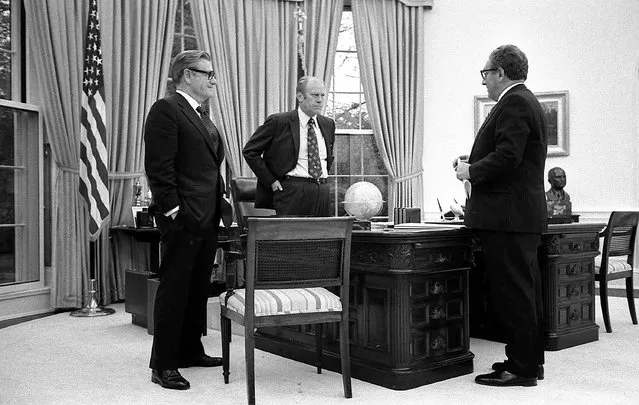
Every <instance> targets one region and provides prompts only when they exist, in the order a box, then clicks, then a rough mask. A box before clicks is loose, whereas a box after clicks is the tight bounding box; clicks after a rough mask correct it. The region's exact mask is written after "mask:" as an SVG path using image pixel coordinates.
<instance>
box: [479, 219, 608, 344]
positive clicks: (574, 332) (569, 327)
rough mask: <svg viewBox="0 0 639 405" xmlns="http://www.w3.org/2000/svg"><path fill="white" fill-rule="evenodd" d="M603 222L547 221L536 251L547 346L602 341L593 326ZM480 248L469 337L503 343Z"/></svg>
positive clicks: (597, 328) (596, 327) (595, 327)
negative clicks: (539, 270) (596, 273)
mask: <svg viewBox="0 0 639 405" xmlns="http://www.w3.org/2000/svg"><path fill="white" fill-rule="evenodd" d="M604 226H605V225H604V224H579V223H575V224H556V225H549V226H548V232H547V233H545V234H544V235H543V236H542V245H541V246H540V248H539V251H538V259H539V265H540V269H541V273H542V294H543V300H544V327H545V332H546V350H561V349H564V348H567V347H571V346H575V345H579V344H582V343H587V342H592V341H595V340H597V339H599V327H598V326H597V324H595V278H594V258H595V257H596V256H597V255H598V254H599V237H598V234H599V232H600V231H601V230H602V229H603V228H604ZM484 270H485V269H484V268H483V263H482V259H481V252H476V260H475V267H474V268H473V270H472V271H471V278H470V285H471V287H470V301H471V314H470V321H471V326H470V330H471V335H472V336H473V337H479V338H484V339H490V340H497V341H503V334H502V332H501V328H500V326H499V324H498V323H497V321H496V319H495V317H494V315H493V310H492V305H491V303H490V300H489V293H490V292H489V290H488V286H487V284H486V282H485V271H484Z"/></svg>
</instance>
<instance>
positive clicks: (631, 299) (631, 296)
mask: <svg viewBox="0 0 639 405" xmlns="http://www.w3.org/2000/svg"><path fill="white" fill-rule="evenodd" d="M633 284H634V282H633V276H632V274H631V275H630V277H628V278H626V298H628V308H629V309H630V318H631V319H632V323H633V324H635V325H636V324H637V312H636V311H635V290H634V288H635V286H634V285H633Z"/></svg>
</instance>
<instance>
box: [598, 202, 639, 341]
mask: <svg viewBox="0 0 639 405" xmlns="http://www.w3.org/2000/svg"><path fill="white" fill-rule="evenodd" d="M637 223H639V212H634V211H614V212H612V214H610V219H609V220H608V226H607V227H606V229H604V230H603V231H602V232H601V234H600V236H601V237H603V238H604V243H603V249H602V253H601V255H599V256H597V257H596V258H595V280H596V281H599V296H600V298H601V312H603V318H604V323H605V325H606V332H608V333H610V332H612V328H611V327H610V312H609V310H608V281H610V280H618V279H622V278H625V279H626V298H627V299H628V307H629V308H630V318H632V323H633V324H635V325H636V324H637V313H636V312H635V298H634V290H633V276H632V273H633V270H634V269H633V265H632V263H633V258H634V253H635V252H634V246H635V235H636V234H637ZM602 269H603V270H602Z"/></svg>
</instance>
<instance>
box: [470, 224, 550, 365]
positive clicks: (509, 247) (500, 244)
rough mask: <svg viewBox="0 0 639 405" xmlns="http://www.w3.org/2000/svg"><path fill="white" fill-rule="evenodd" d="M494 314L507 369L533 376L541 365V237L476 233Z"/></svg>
mask: <svg viewBox="0 0 639 405" xmlns="http://www.w3.org/2000/svg"><path fill="white" fill-rule="evenodd" d="M477 234H478V235H479V238H480V241H481V245H482V251H483V257H484V264H485V267H486V276H487V279H488V285H489V288H490V297H491V299H492V302H493V305H494V308H495V312H496V314H497V317H498V318H499V321H500V323H501V325H502V327H503V329H504V332H505V337H506V356H507V358H508V367H507V370H508V371H509V372H511V373H514V374H517V375H520V376H524V377H534V376H536V375H537V366H538V365H540V364H544V340H543V302H542V292H541V273H540V271H539V263H538V259H537V247H538V246H539V244H540V242H541V235H539V234H531V233H515V232H497V231H485V230H481V231H478V232H477Z"/></svg>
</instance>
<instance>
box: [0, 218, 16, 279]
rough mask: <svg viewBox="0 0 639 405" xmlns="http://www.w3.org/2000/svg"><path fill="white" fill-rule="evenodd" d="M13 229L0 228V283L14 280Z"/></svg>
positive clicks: (14, 249) (14, 252)
mask: <svg viewBox="0 0 639 405" xmlns="http://www.w3.org/2000/svg"><path fill="white" fill-rule="evenodd" d="M15 240H16V237H15V229H14V228H0V285H2V284H11V283H15V282H16V270H15V269H16V244H15Z"/></svg>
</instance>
